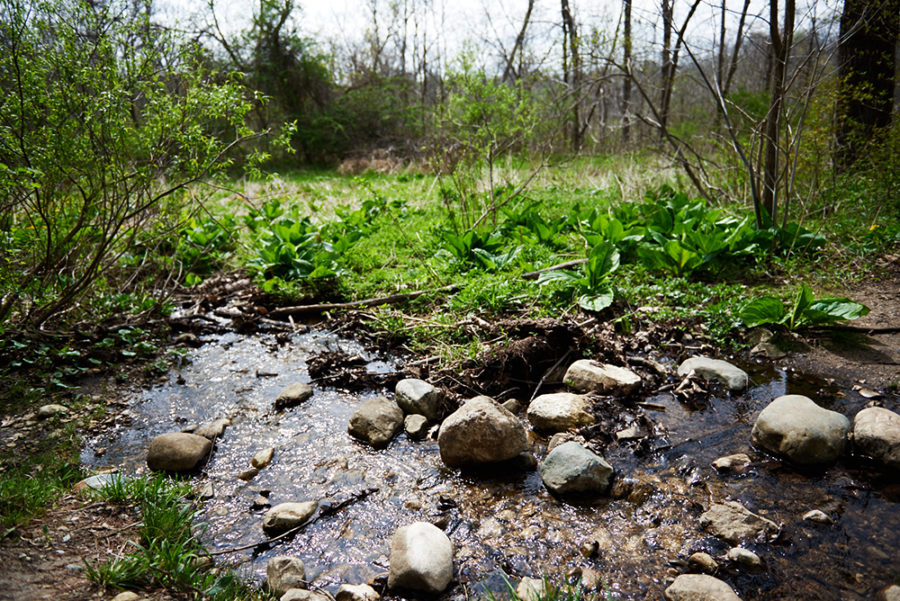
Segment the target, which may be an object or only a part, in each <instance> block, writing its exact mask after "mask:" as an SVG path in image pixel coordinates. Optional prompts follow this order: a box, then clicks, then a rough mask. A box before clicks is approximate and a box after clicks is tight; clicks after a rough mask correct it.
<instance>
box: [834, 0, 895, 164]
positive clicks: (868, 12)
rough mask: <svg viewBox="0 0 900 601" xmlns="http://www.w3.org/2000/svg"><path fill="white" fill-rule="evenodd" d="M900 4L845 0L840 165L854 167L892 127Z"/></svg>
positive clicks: (840, 64) (888, 0) (891, 0)
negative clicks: (880, 133) (881, 133)
mask: <svg viewBox="0 0 900 601" xmlns="http://www.w3.org/2000/svg"><path fill="white" fill-rule="evenodd" d="M898 33H900V0H874V1H873V0H845V2H844V10H843V12H842V13H841V36H840V42H839V45H838V75H839V78H840V92H839V95H838V128H837V144H838V145H837V153H836V157H835V159H836V164H837V168H838V169H839V170H844V169H846V168H848V167H850V166H851V165H852V164H853V162H854V161H856V159H857V158H859V156H860V155H861V154H862V149H863V148H865V146H866V144H867V143H868V142H869V141H870V140H871V139H872V138H873V137H874V136H875V135H876V133H877V132H878V130H879V129H881V128H884V127H887V126H888V125H890V123H891V111H892V109H893V103H894V85H895V66H894V56H895V54H894V49H895V45H896V43H897V36H898Z"/></svg>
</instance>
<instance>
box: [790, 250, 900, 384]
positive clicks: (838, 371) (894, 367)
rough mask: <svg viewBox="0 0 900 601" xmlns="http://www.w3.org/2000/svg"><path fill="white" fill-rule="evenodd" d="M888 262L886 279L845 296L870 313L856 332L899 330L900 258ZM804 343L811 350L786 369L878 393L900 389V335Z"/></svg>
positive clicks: (826, 336)
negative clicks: (893, 388)
mask: <svg viewBox="0 0 900 601" xmlns="http://www.w3.org/2000/svg"><path fill="white" fill-rule="evenodd" d="M885 261H886V263H885V267H886V274H885V277H884V278H883V279H877V280H871V281H868V282H866V283H865V284H864V285H861V286H859V287H856V288H852V289H849V290H845V291H844V292H843V294H845V295H846V296H849V297H850V298H852V299H853V300H856V301H859V302H861V303H863V304H865V305H866V306H868V307H869V308H870V309H871V312H870V313H869V314H868V315H866V316H865V317H862V318H860V319H858V320H856V321H854V322H852V326H853V328H854V329H856V328H860V329H865V328H873V329H875V330H878V329H884V328H898V327H900V256H896V255H895V256H889V257H887V258H886V259H885ZM805 342H806V343H807V345H808V348H807V349H806V350H802V351H799V352H796V353H794V354H792V355H791V356H789V357H788V358H786V359H785V360H784V363H785V364H786V365H787V366H789V367H793V368H795V369H797V371H801V372H807V373H812V374H817V375H820V376H822V377H826V378H834V379H835V380H838V381H843V382H847V383H849V384H851V385H852V384H854V383H855V384H858V385H865V386H866V387H867V388H873V389H876V390H884V389H886V388H889V387H892V386H893V387H896V386H898V385H900V332H882V333H879V332H877V331H876V332H872V333H863V332H856V331H853V332H850V331H842V330H840V329H837V330H835V331H833V332H822V333H819V334H816V335H811V336H808V337H807V338H806V339H805Z"/></svg>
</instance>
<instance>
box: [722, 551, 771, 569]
mask: <svg viewBox="0 0 900 601" xmlns="http://www.w3.org/2000/svg"><path fill="white" fill-rule="evenodd" d="M725 559H727V560H728V561H731V562H734V563H736V564H738V565H742V566H744V567H747V568H758V567H759V566H761V565H762V560H761V559H760V558H759V555H757V554H756V553H754V552H753V551H751V550H749V549H744V548H743V547H732V548H731V549H729V550H728V553H726V554H725Z"/></svg>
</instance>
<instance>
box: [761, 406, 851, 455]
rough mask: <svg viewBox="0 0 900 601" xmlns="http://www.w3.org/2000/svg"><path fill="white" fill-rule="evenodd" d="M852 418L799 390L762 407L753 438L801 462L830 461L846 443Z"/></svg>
mask: <svg viewBox="0 0 900 601" xmlns="http://www.w3.org/2000/svg"><path fill="white" fill-rule="evenodd" d="M849 432H850V420H848V419H847V418H846V417H844V416H843V415H841V414H840V413H837V412H835V411H829V410H828V409H823V408H822V407H819V406H818V405H816V404H815V403H814V402H813V401H812V399H809V398H807V397H805V396H801V395H799V394H788V395H785V396H780V397H778V398H777V399H775V400H774V401H772V402H771V403H769V405H768V406H767V407H766V408H765V409H763V410H762V412H761V413H760V414H759V417H758V418H756V423H755V424H754V425H753V430H752V431H751V433H750V440H751V442H752V443H753V444H755V445H756V446H758V447H760V448H762V449H765V450H766V451H769V452H772V453H775V454H777V455H781V456H782V457H785V458H786V459H788V460H790V461H793V462H794V463H797V464H800V465H814V464H821V463H831V462H833V461H835V460H836V459H837V458H838V457H840V456H841V455H842V454H843V453H844V451H845V449H846V447H847V435H848V434H849Z"/></svg>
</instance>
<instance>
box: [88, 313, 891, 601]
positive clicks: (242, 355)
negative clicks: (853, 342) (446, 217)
mask: <svg viewBox="0 0 900 601" xmlns="http://www.w3.org/2000/svg"><path fill="white" fill-rule="evenodd" d="M204 342H205V344H203V345H202V346H200V347H199V348H197V349H194V350H192V351H191V352H190V353H189V358H190V360H189V361H186V362H185V363H184V364H183V365H182V366H181V367H180V368H177V369H173V370H172V371H171V372H170V373H169V374H168V376H167V380H166V381H165V382H164V383H159V384H157V385H155V386H154V387H152V388H149V389H143V390H137V391H122V392H121V395H122V397H123V398H122V400H124V401H126V402H127V409H125V411H126V413H127V414H128V417H130V425H129V426H127V427H121V428H119V429H116V430H113V431H111V432H108V433H105V434H103V435H101V436H98V437H96V438H94V439H91V440H89V441H88V444H87V446H86V448H85V449H84V451H83V454H82V459H83V461H84V463H85V464H87V465H88V466H89V467H91V468H100V467H101V466H108V465H112V466H116V467H118V468H119V470H120V471H121V472H122V473H124V474H135V473H137V474H139V473H145V472H146V471H147V467H146V463H145V456H146V449H147V445H148V444H149V441H150V440H151V439H152V438H153V437H155V436H157V435H159V434H162V433H165V432H173V431H179V430H181V429H182V428H184V427H185V426H187V425H188V424H204V423H208V422H210V421H212V420H214V419H216V418H220V417H228V418H230V419H231V420H232V423H231V425H230V426H229V427H228V428H227V429H226V431H225V433H224V435H223V436H222V437H221V438H220V439H218V440H217V442H216V446H215V450H214V451H213V453H212V455H211V458H210V460H209V462H208V463H207V464H206V466H205V468H204V469H203V470H202V475H201V476H198V477H196V480H197V486H198V487H200V486H203V485H206V484H209V485H211V487H212V492H213V496H212V498H210V499H208V500H207V501H205V502H204V503H203V505H202V509H201V511H200V514H199V521H200V522H203V523H205V524H207V527H206V530H205V531H204V533H203V535H202V537H203V540H204V543H205V544H206V545H207V548H208V549H209V550H210V551H223V550H227V549H231V548H235V547H240V546H247V545H252V544H253V543H257V542H260V541H263V540H265V538H266V537H265V535H264V534H263V532H262V528H261V523H262V515H263V513H264V512H265V509H260V510H254V509H252V508H251V505H252V503H253V501H254V499H256V498H257V497H258V495H259V491H260V490H266V491H271V493H270V494H269V497H268V498H269V501H270V503H271V504H272V505H273V506H274V505H276V504H278V503H281V502H286V501H308V500H320V501H321V500H324V499H331V500H336V501H340V500H341V499H346V498H348V497H349V496H351V495H354V494H357V493H360V492H362V491H366V490H367V489H372V488H377V491H375V492H373V493H371V494H369V495H368V496H366V497H365V498H363V499H361V500H359V501H358V502H355V503H352V504H350V505H348V506H347V507H346V508H344V509H342V510H341V511H339V512H336V513H335V514H334V515H330V516H327V517H323V518H322V519H319V520H317V521H315V522H313V523H311V524H310V525H309V526H307V527H306V528H304V529H303V530H301V531H300V532H299V533H298V534H297V535H296V536H294V537H293V538H291V539H289V540H284V541H279V543H277V544H275V545H274V546H273V548H271V549H269V550H267V551H265V552H263V553H260V554H258V555H254V554H253V551H252V550H251V549H247V550H243V551H237V552H234V553H229V554H226V555H224V556H223V557H220V558H218V559H220V560H222V561H224V562H226V563H230V564H233V565H238V568H237V569H238V573H239V574H241V575H242V576H243V577H245V578H247V579H250V580H253V581H256V582H261V581H262V580H263V579H264V577H265V566H266V562H267V560H268V559H270V558H271V557H274V556H276V555H285V554H287V555H294V556H297V557H300V558H301V559H302V560H303V562H304V564H305V565H306V571H307V577H308V578H309V579H310V580H311V581H312V584H313V586H314V587H316V588H322V589H326V590H328V591H331V592H334V591H336V589H337V587H338V586H339V585H340V584H342V583H349V584H359V583H362V582H366V581H368V580H369V579H370V578H372V577H373V576H375V575H376V574H379V573H382V572H385V571H386V570H387V568H388V550H389V541H390V538H391V535H392V534H393V532H394V531H395V530H396V528H398V527H399V526H402V525H405V524H408V523H411V522H414V521H419V520H426V521H432V522H437V523H440V524H441V525H442V526H444V527H445V531H446V532H447V534H448V535H449V536H450V538H451V540H452V541H453V544H454V548H455V560H454V563H455V569H456V580H457V581H458V583H459V584H460V585H463V586H451V588H450V589H449V591H448V593H446V594H445V597H446V598H452V599H463V598H464V597H465V596H466V595H475V596H480V595H481V594H482V591H483V590H484V587H489V588H491V589H493V590H495V591H502V590H504V583H503V582H504V581H503V574H506V575H508V577H509V579H510V581H511V582H513V583H515V582H516V581H517V580H518V579H519V578H521V577H523V576H533V577H541V576H542V575H547V576H548V577H549V578H550V579H551V580H556V581H558V580H559V579H560V578H562V577H563V576H564V575H565V574H566V573H567V572H569V571H570V570H571V569H573V568H577V567H581V568H592V569H594V570H597V571H599V572H600V573H601V574H602V575H603V579H604V582H605V585H606V587H608V588H607V591H608V593H607V594H604V598H606V597H607V595H608V596H609V597H611V598H614V599H645V598H648V599H662V591H663V589H664V588H665V587H666V584H667V583H666V578H667V576H670V575H677V574H678V573H682V572H683V571H684V565H685V564H686V561H685V560H686V559H687V557H688V556H689V555H690V554H691V553H694V552H696V551H706V552H708V553H710V554H711V555H713V556H719V555H723V554H724V553H725V552H726V551H727V550H728V549H729V548H730V545H728V544H727V543H725V542H723V541H720V540H718V539H716V538H714V537H712V536H710V535H708V534H706V533H704V532H703V531H702V530H701V529H700V527H699V515H700V513H702V512H703V511H704V510H705V509H706V508H707V507H708V506H709V504H710V503H711V502H722V501H725V500H738V501H740V502H741V503H743V504H744V505H745V506H746V507H747V508H748V509H750V510H751V511H754V512H756V513H759V514H760V515H763V516H765V517H768V518H769V519H771V520H774V521H775V522H776V523H779V524H781V525H783V528H782V535H781V536H780V537H779V538H778V540H777V541H775V542H773V543H767V544H751V545H746V547H747V548H749V549H750V550H752V551H754V552H755V553H757V554H758V555H759V556H760V557H761V558H762V559H763V564H764V565H763V568H762V569H759V570H757V571H748V570H746V569H744V568H741V569H736V568H728V567H727V566H724V565H723V568H722V569H721V570H720V571H719V573H718V574H717V577H719V578H722V579H723V580H726V581H727V582H728V583H729V584H730V585H731V586H732V587H733V588H734V589H735V590H736V591H737V592H738V593H739V594H740V595H741V597H742V598H743V599H747V600H763V599H779V600H789V599H796V600H801V599H803V600H810V599H823V600H831V599H834V600H851V601H852V600H863V599H866V600H870V599H872V598H873V597H874V593H875V591H877V590H878V589H880V588H881V587H883V586H885V585H887V584H890V583H891V582H892V581H893V580H894V579H895V578H898V577H900V482H898V481H897V480H896V478H894V479H892V478H890V477H888V475H886V474H881V473H879V472H878V471H873V470H871V469H869V468H867V467H866V466H863V465H859V464H857V463H856V462H854V461H853V460H850V459H848V460H845V461H842V462H839V463H838V464H836V465H834V466H831V467H829V468H827V469H824V470H817V471H810V472H800V471H797V470H795V469H793V468H791V467H789V466H787V465H785V464H783V463H782V462H780V461H778V460H776V459H773V458H770V457H768V456H766V455H764V454H762V453H759V452H757V451H755V450H754V449H753V448H752V447H751V446H750V443H749V436H750V429H751V427H752V426H753V422H754V420H755V418H756V416H757V415H758V413H759V411H760V410H761V409H762V408H763V407H765V406H766V405H767V404H768V403H769V402H770V401H771V400H772V399H773V398H775V397H777V396H779V395H783V394H792V393H796V394H805V395H807V396H809V397H811V398H813V399H815V400H816V401H817V402H818V403H819V404H821V405H822V406H825V407H826V408H829V409H832V410H835V411H839V412H841V413H843V414H845V415H847V416H848V417H850V418H851V419H852V417H853V415H854V414H855V413H856V412H857V411H859V410H860V409H862V408H863V407H864V406H865V404H866V403H867V402H868V401H867V399H865V398H863V397H861V396H860V395H859V394H858V393H857V392H854V391H852V390H848V389H841V388H839V387H836V386H835V385H833V384H829V383H827V382H825V381H822V380H817V379H815V378H810V377H806V376H803V375H802V374H794V373H786V372H784V371H782V370H779V369H775V368H772V367H770V366H761V365H743V366H742V367H744V368H745V369H746V370H747V371H748V372H749V373H750V376H751V382H752V385H751V388H750V390H749V391H747V392H746V393H744V394H740V395H736V396H734V397H731V398H712V399H711V400H710V403H709V406H708V407H707V408H704V409H702V410H691V409H689V408H688V407H686V406H684V405H682V404H681V403H679V402H678V401H677V400H675V399H674V397H672V396H671V395H669V394H660V395H656V396H650V397H648V398H646V399H645V400H646V401H647V402H649V403H653V404H654V405H655V406H657V407H656V410H653V411H649V412H648V415H649V417H650V418H651V419H653V420H654V421H655V422H656V423H658V424H659V425H660V426H662V428H664V429H665V431H666V435H665V437H664V439H662V441H661V442H663V443H665V444H660V445H659V447H657V448H658V450H656V451H654V452H651V453H645V454H642V455H640V456H639V455H636V454H635V453H634V452H633V451H632V448H631V447H629V446H628V445H624V444H623V445H619V444H612V445H610V446H609V447H608V448H607V449H606V452H605V457H606V459H607V460H608V461H609V462H610V463H611V464H612V465H613V466H614V467H615V468H616V471H617V478H618V479H620V480H623V479H625V481H627V482H628V483H629V487H628V490H629V491H630V492H628V494H625V495H622V496H621V498H606V499H602V500H600V501H597V502H595V503H591V504H585V505H578V504H569V503H566V502H562V501H560V500H558V499H556V498H554V497H553V496H551V495H550V494H549V493H548V492H547V490H546V489H545V488H544V486H543V484H542V482H541V479H540V475H539V473H538V472H537V471H536V470H532V471H526V472H498V471H496V470H494V471H490V470H488V471H479V472H461V471H459V470H456V469H451V468H448V467H446V466H444V464H443V463H442V462H441V460H440V456H439V453H438V448H437V443H436V442H435V441H434V440H432V439H431V438H428V439H426V440H423V441H413V440H409V439H407V437H406V436H405V435H404V434H402V433H401V434H400V435H399V436H398V437H397V438H396V439H394V441H392V442H391V444H390V446H389V447H388V448H387V449H385V450H381V451H376V450H373V449H371V448H369V447H366V446H364V445H363V444H361V443H359V442H358V441H356V440H354V439H352V438H351V437H350V436H349V435H348V434H347V423H348V421H349V418H350V415H351V414H352V413H353V411H354V410H355V409H356V407H357V406H358V405H359V403H360V401H362V400H365V399H367V398H370V397H373V396H378V395H381V394H387V395H388V396H391V395H392V391H384V390H381V391H379V390H373V391H370V392H367V393H364V394H358V393H354V394H350V393H346V392H343V391H341V390H339V389H335V388H332V387H319V386H317V384H316V382H311V383H312V385H313V389H314V392H315V394H314V396H313V397H312V398H311V399H310V400H308V401H306V402H305V403H304V404H302V405H300V406H297V407H294V408H291V409H288V410H285V411H281V412H276V411H274V409H273V408H272V406H273V401H274V399H275V397H276V396H277V395H278V393H279V392H281V391H282V390H283V389H284V388H286V387H287V386H288V385H289V384H292V383H294V382H297V381H305V382H309V381H310V378H309V375H308V373H307V369H306V361H307V359H308V358H309V357H311V356H313V355H316V354H319V353H323V352H327V351H335V350H340V351H344V352H346V353H350V354H359V355H361V356H362V357H364V358H366V359H367V360H369V361H370V363H369V365H368V369H369V370H371V371H380V372H389V371H393V370H394V369H395V367H397V366H396V365H395V364H394V363H393V361H392V360H391V359H384V358H376V357H374V356H372V355H370V354H368V353H367V352H366V350H365V349H364V348H363V347H362V346H360V345H359V344H358V343H356V342H353V341H351V340H347V339H343V338H340V337H339V336H337V335H335V334H332V333H329V332H327V331H321V330H320V331H317V330H315V329H313V330H310V331H308V332H305V333H299V334H294V335H291V336H290V337H289V338H288V340H287V341H286V342H285V341H284V339H283V338H282V340H281V341H279V340H278V339H276V336H275V335H274V334H269V333H259V334H256V335H254V336H243V335H239V334H225V335H217V336H210V337H206V338H204ZM884 406H885V407H886V408H887V409H890V410H893V411H898V409H900V401H898V399H897V397H896V395H894V396H892V397H888V398H886V399H884ZM523 419H524V417H523ZM532 442H533V446H534V452H535V455H536V456H537V458H538V460H539V461H540V460H542V459H543V457H544V456H545V455H546V452H547V450H546V445H547V440H546V438H541V437H538V436H537V435H532ZM266 447H273V448H274V449H275V456H274V459H273V461H272V463H271V465H269V466H268V467H266V468H265V469H263V470H262V471H261V472H260V473H259V474H258V475H257V476H256V477H255V478H254V479H252V480H251V481H250V482H244V481H242V480H240V479H238V478H237V475H238V474H239V473H241V472H242V471H244V470H245V469H247V468H248V467H249V465H250V458H251V457H253V455H254V454H255V453H256V452H257V451H259V450H261V449H264V448H266ZM98 449H103V452H102V454H101V455H100V456H99V457H97V456H95V451H96V450H98ZM733 453H748V454H749V455H750V456H751V457H752V458H753V464H752V467H751V468H750V470H749V471H747V472H745V473H743V474H724V475H720V474H718V473H716V471H715V470H714V469H713V468H712V467H711V466H710V463H711V462H712V461H713V460H714V459H716V458H717V457H721V456H723V455H730V454H733ZM811 509H821V510H823V511H824V512H825V513H827V514H829V515H830V516H832V517H833V518H834V520H835V521H834V524H819V523H815V522H809V521H803V520H802V519H801V516H802V515H803V514H804V513H806V512H807V511H809V510H811ZM589 549H591V550H592V551H593V553H592V554H590V556H588V550H589Z"/></svg>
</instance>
